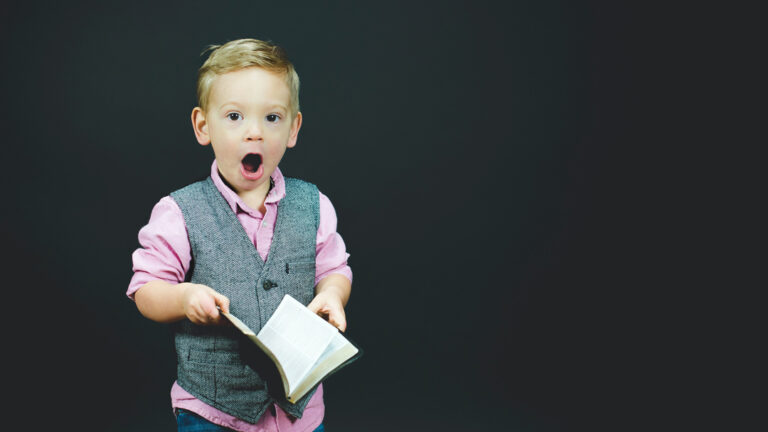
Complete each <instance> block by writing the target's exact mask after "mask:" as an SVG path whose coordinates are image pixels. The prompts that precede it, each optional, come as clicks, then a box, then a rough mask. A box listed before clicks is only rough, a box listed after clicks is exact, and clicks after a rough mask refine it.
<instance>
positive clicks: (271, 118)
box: [267, 114, 280, 123]
mask: <svg viewBox="0 0 768 432" xmlns="http://www.w3.org/2000/svg"><path fill="white" fill-rule="evenodd" d="M278 120H280V116H279V115H277V114H269V115H268V116H267V121H268V122H270V123H274V122H276V121H278Z"/></svg>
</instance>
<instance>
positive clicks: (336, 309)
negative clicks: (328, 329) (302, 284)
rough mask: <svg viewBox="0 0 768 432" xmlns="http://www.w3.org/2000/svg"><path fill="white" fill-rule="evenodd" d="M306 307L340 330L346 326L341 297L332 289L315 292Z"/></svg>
mask: <svg viewBox="0 0 768 432" xmlns="http://www.w3.org/2000/svg"><path fill="white" fill-rule="evenodd" d="M307 308H309V310H311V311H312V312H314V313H316V314H318V315H320V316H321V317H322V318H323V319H325V320H327V321H328V322H329V323H331V324H332V325H333V326H334V327H336V328H338V329H339V330H341V331H344V330H345V329H346V328H347V316H346V314H345V313H344V305H343V303H342V301H341V297H340V296H339V295H338V294H337V293H335V292H333V291H323V292H320V293H317V295H316V296H315V298H314V299H313V300H312V302H311V303H309V305H307Z"/></svg>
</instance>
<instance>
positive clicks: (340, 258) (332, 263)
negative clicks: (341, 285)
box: [315, 192, 352, 285]
mask: <svg viewBox="0 0 768 432" xmlns="http://www.w3.org/2000/svg"><path fill="white" fill-rule="evenodd" d="M336 224H337V219H336V210H335V209H334V208H333V204H331V200H329V199H328V197H327V196H325V195H323V193H322V192H320V224H319V226H318V228H317V251H316V256H315V285H317V283H318V282H320V281H321V280H322V279H323V278H325V277H326V276H328V275H330V274H333V273H338V274H341V275H343V276H345V277H346V278H347V279H349V281H350V282H352V269H351V268H350V267H349V265H347V259H348V258H349V254H348V253H347V248H346V246H345V245H344V240H343V239H342V238H341V235H339V233H338V232H336Z"/></svg>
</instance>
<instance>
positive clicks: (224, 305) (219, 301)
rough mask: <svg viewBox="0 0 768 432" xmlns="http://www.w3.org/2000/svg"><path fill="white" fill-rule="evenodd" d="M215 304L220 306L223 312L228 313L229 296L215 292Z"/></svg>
mask: <svg viewBox="0 0 768 432" xmlns="http://www.w3.org/2000/svg"><path fill="white" fill-rule="evenodd" d="M214 300H215V301H216V306H218V307H220V308H221V310H222V311H223V312H226V313H229V298H227V296H225V295H223V294H219V293H216V295H215V296H214Z"/></svg>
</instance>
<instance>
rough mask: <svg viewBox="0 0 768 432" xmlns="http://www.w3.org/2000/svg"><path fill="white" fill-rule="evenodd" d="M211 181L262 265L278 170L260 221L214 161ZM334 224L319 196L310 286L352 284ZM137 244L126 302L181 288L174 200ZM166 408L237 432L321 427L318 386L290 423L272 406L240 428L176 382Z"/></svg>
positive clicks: (180, 231) (280, 193)
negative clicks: (334, 278) (334, 277)
mask: <svg viewBox="0 0 768 432" xmlns="http://www.w3.org/2000/svg"><path fill="white" fill-rule="evenodd" d="M211 178H212V179H213V183H214V184H215V185H216V188H217V189H218V190H219V192H221V195H222V196H223V197H224V199H225V200H226V201H227V203H228V204H229V206H230V207H231V208H232V211H233V212H234V213H235V214H236V215H237V218H238V220H239V221H240V223H241V224H242V225H243V228H244V229H245V232H246V234H247V235H248V238H250V239H251V241H253V244H254V246H256V249H257V250H258V252H259V255H261V258H262V259H264V260H266V259H267V254H268V253H269V247H270V245H271V244H272V237H273V235H274V232H275V222H276V220H277V212H278V204H279V202H280V200H281V199H282V198H283V197H284V196H285V181H284V179H283V175H282V173H281V172H280V169H279V168H276V169H275V172H274V173H273V174H272V181H273V182H274V187H272V189H271V190H270V191H269V193H268V194H267V197H266V199H265V200H264V207H265V208H266V212H265V213H264V215H262V214H261V212H259V211H258V210H254V209H251V208H250V207H248V206H247V205H246V204H245V202H243V200H242V199H241V198H240V197H239V196H238V195H237V194H236V193H235V192H234V191H233V190H232V189H230V188H229V187H228V186H227V185H226V184H225V183H224V181H223V180H222V179H221V176H220V175H219V171H218V168H217V166H216V161H214V162H213V165H212V166H211ZM336 222H337V219H336V211H335V210H334V208H333V205H332V204H331V201H330V200H329V199H328V197H326V196H325V195H323V194H322V193H320V223H319V227H318V229H317V251H316V258H315V266H316V270H315V284H317V282H319V281H320V280H321V279H323V278H324V277H326V276H328V275H330V274H332V273H338V274H341V275H344V276H346V277H347V278H348V279H349V280H350V281H351V280H352V270H351V269H350V268H349V266H348V265H347V259H348V258H349V254H348V253H347V252H346V246H345V245H344V241H343V240H342V238H341V236H340V235H339V234H338V233H337V232H336ZM139 243H140V244H141V246H142V247H141V248H138V249H136V251H135V252H134V253H133V271H134V274H133V277H132V278H131V282H130V284H129V285H128V291H127V292H126V295H128V297H129V298H131V299H133V298H134V294H135V293H136V291H137V290H138V289H139V288H141V287H142V286H143V285H144V284H146V283H147V282H150V281H152V280H157V279H160V280H163V281H166V282H170V283H181V282H184V279H185V276H186V274H187V271H188V270H189V265H190V262H191V260H192V251H191V247H190V244H189V238H188V237H187V228H186V225H185V223H184V216H183V215H182V213H181V209H180V208H179V206H178V205H177V204H176V202H175V201H174V200H173V198H171V197H170V196H166V197H164V198H162V199H161V200H160V201H159V202H158V203H157V204H156V205H155V207H154V208H153V209H152V215H151V216H150V219H149V223H147V225H145V226H144V227H143V228H142V229H141V230H140V231H139ZM171 405H172V407H173V408H174V409H176V408H183V409H186V410H189V411H192V412H194V413H196V414H198V415H200V416H202V417H204V418H205V419H207V420H208V421H211V422H213V423H216V424H218V425H221V426H225V427H228V428H231V429H234V430H237V431H242V432H278V431H296V432H299V431H301V432H303V431H312V430H314V429H315V428H316V427H317V426H319V425H320V423H322V421H323V416H324V414H325V405H324V403H323V386H322V384H321V385H320V386H319V388H318V389H317V391H316V392H315V394H314V395H313V396H312V398H311V399H310V401H309V403H308V404H307V406H306V408H305V410H304V414H303V415H302V417H301V418H300V419H296V420H295V421H294V422H292V421H291V419H290V418H289V416H288V415H287V414H286V413H285V411H283V410H282V409H281V408H280V407H279V406H277V405H274V408H275V409H274V411H273V410H272V409H268V410H267V412H266V413H265V414H264V415H263V416H262V417H261V419H259V421H258V423H256V424H251V423H248V422H245V421H243V420H240V419H238V418H236V417H233V416H231V415H229V414H226V413H224V412H222V411H219V410H217V409H216V408H213V407H211V406H210V405H208V404H206V403H204V402H202V401H200V400H198V399H196V398H195V397H194V396H192V395H191V394H189V393H188V392H187V391H185V390H184V389H183V388H181V386H179V385H178V383H176V382H174V383H173V387H172V388H171ZM273 412H274V413H275V414H274V415H273V414H272V413H273Z"/></svg>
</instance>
